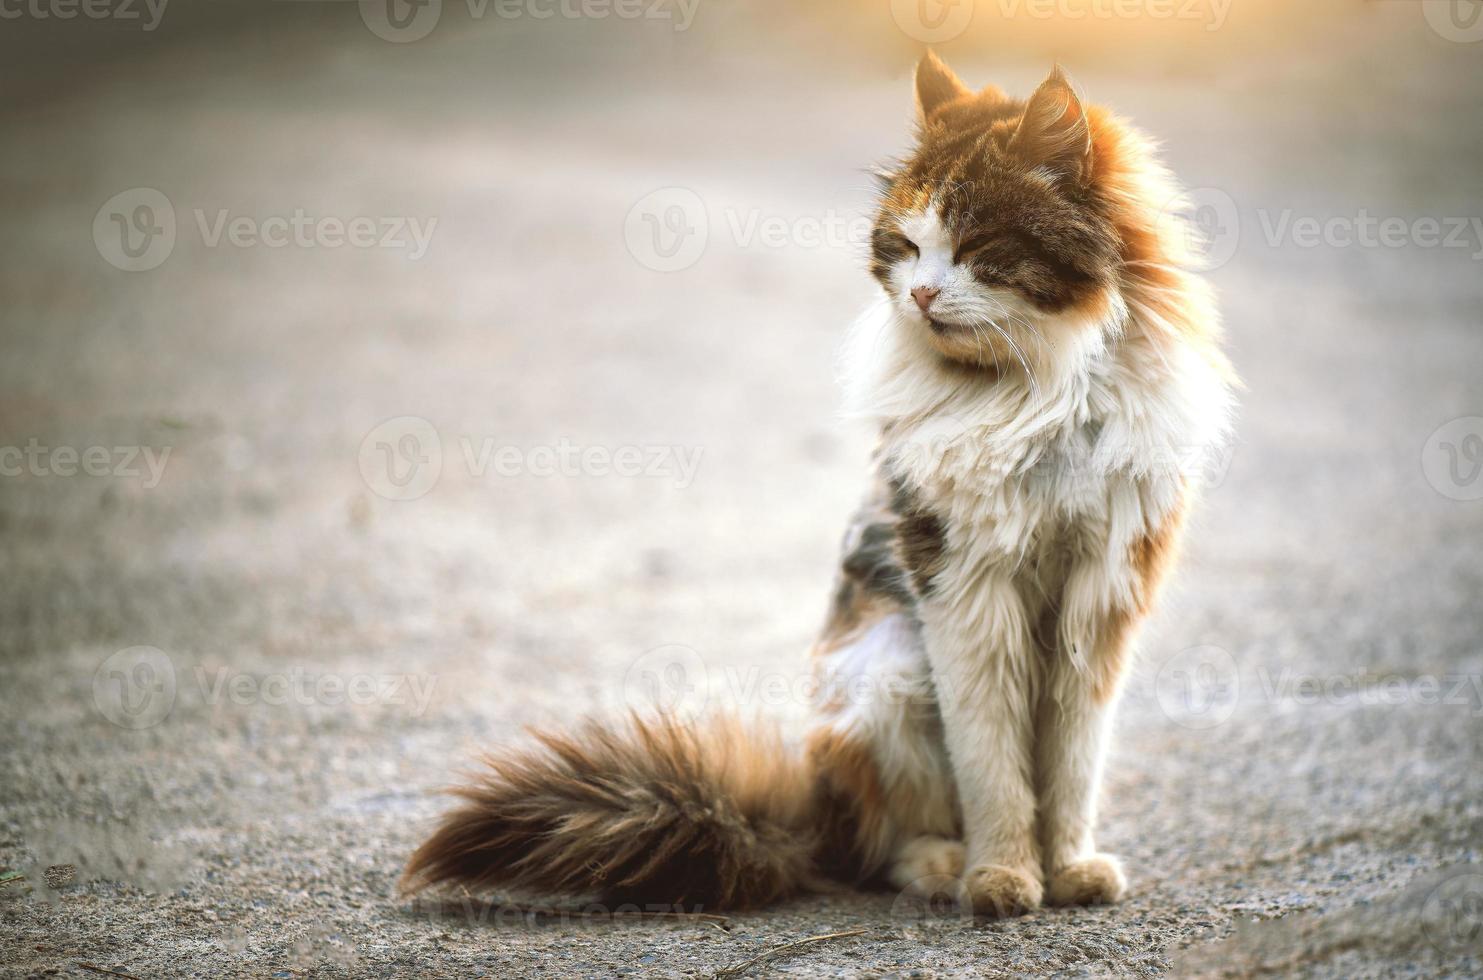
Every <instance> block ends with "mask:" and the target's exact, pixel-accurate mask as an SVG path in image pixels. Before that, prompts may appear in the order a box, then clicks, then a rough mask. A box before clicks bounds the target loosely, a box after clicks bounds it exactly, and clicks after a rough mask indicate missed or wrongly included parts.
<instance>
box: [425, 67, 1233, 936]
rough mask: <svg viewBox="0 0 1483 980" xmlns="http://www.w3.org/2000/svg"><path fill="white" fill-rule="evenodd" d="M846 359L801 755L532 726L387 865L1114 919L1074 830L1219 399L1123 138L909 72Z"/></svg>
mask: <svg viewBox="0 0 1483 980" xmlns="http://www.w3.org/2000/svg"><path fill="white" fill-rule="evenodd" d="M916 100H917V112H918V123H919V129H918V138H917V143H916V146H915V148H914V150H913V151H912V152H911V154H910V155H909V156H908V157H906V158H905V159H904V160H903V161H902V162H900V163H899V165H897V166H895V167H893V168H891V169H890V170H889V171H887V172H884V173H883V174H882V175H881V176H882V182H883V185H884V189H883V193H882V196H881V203H880V208H879V213H878V216H877V219H876V223H875V228H874V232H873V236H872V241H871V253H872V262H871V271H872V273H873V274H874V276H875V278H876V279H877V280H879V282H880V284H881V286H882V288H883V289H884V290H885V298H884V301H883V302H882V303H881V304H880V306H879V308H878V310H877V311H876V312H875V313H873V314H872V315H869V316H867V317H866V318H865V319H863V320H862V321H861V323H860V324H859V325H858V326H857V327H856V329H855V331H854V334H853V335H852V338H851V340H850V343H849V345H848V357H847V384H848V388H849V392H850V400H851V403H852V406H853V409H854V411H855V412H856V413H857V414H860V415H863V416H865V417H868V418H869V419H871V420H872V421H873V422H874V423H875V424H876V425H878V427H879V430H880V432H881V443H880V447H879V450H878V452H877V454H876V458H875V474H874V480H873V484H872V486H871V489H870V491H869V493H868V495H867V497H866V500H865V504H864V506H863V508H862V509H861V510H860V512H859V513H858V515H857V516H856V518H855V520H854V522H853V524H852V526H851V528H850V530H849V532H848V534H847V535H846V538H845V545H844V557H843V561H842V564H841V570H840V574H839V577H838V582H837V586H836V589H835V593H834V598H833V603H832V607H831V609H830V611H829V615H828V618H827V621H826V623H825V626H824V629H823V634H822V635H821V636H820V638H819V640H818V642H817V643H816V644H815V646H814V648H813V651H812V654H811V656H812V662H813V669H814V672H815V678H816V680H817V682H818V683H817V690H818V695H817V697H816V700H815V704H814V717H815V722H814V725H813V728H812V731H811V734H810V736H809V739H808V745H807V750H806V752H803V753H795V752H793V751H791V750H790V749H789V748H788V747H787V746H785V745H784V744H783V743H782V741H781V740H780V739H779V738H778V737H777V736H776V735H775V734H773V733H770V732H767V731H755V730H751V729H750V728H748V727H747V726H743V725H740V724H738V723H736V722H735V721H732V720H728V719H724V718H723V719H716V720H712V721H698V722H697V721H691V722H682V721H677V720H674V719H667V718H661V719H658V720H647V721H646V720H640V719H634V720H631V721H629V722H628V723H626V724H623V725H619V726H609V727H604V726H602V725H598V724H591V725H589V726H588V727H586V728H585V729H582V730H580V731H578V732H576V733H573V734H548V735H544V736H542V737H541V741H540V745H539V746H538V747H537V748H534V749H529V750H525V751H519V752H511V753H507V754H505V755H503V756H497V757H495V758H493V759H491V760H490V763H491V766H490V770H489V772H488V774H487V776H486V777H485V778H484V779H483V780H482V781H481V782H479V783H478V784H476V785H473V786H470V787H467V788H466V789H464V790H462V791H461V795H462V797H463V802H462V804H461V805H460V806H459V807H458V808H457V809H455V810H453V811H452V812H451V813H450V814H448V815H447V816H446V817H445V818H444V820H443V823H442V825H441V827H440V828H439V829H438V830H437V831H436V833H435V834H434V835H433V836H432V837H431V839H429V840H428V841H427V842H426V843H425V844H423V845H422V847H421V848H420V849H419V850H418V851H417V852H416V854H415V855H413V857H412V859H411V862H410V864H409V866H408V868H407V872H406V877H405V878H404V882H405V884H406V887H407V888H409V889H412V890H415V889H418V888H421V887H425V886H427V885H430V884H439V883H459V884H463V885H466V886H474V887H504V888H513V889H516V890H521V891H536V892H541V893H546V894H565V895H572V896H591V897H598V898H601V899H603V900H605V901H611V902H649V903H652V902H664V903H691V904H693V905H700V906H705V907H710V908H742V907H749V906H756V905H758V904H762V903H765V902H769V901H772V900H775V899H778V898H780V897H782V896H785V895H787V894H789V893H792V892H796V891H798V890H800V889H806V888H813V887H823V886H824V883H826V882H830V881H850V882H865V881H884V882H888V883H890V884H893V885H894V886H896V887H897V888H901V889H913V888H918V889H925V888H927V887H929V886H927V885H924V884H923V882H929V883H932V884H931V885H930V888H931V890H939V887H940V886H939V883H938V882H940V879H941V876H951V878H953V879H956V880H957V881H959V882H960V883H961V894H962V895H964V896H966V898H967V900H969V901H971V903H972V906H973V909H974V910H975V911H976V912H978V913H980V914H985V915H995V916H1004V915H1015V914H1020V913H1023V912H1026V911H1029V910H1031V909H1034V908H1036V907H1037V906H1039V905H1041V904H1042V903H1045V902H1049V903H1054V904H1077V903H1093V902H1115V901H1117V900H1118V899H1119V898H1120V897H1121V896H1122V895H1123V893H1124V891H1125V889H1126V881H1125V878H1124V874H1123V870H1122V868H1121V866H1120V864H1119V862H1118V861H1117V859H1116V858H1114V857H1112V856H1110V855H1107V854H1103V853H1101V852H1099V851H1098V850H1097V847H1096V845H1095V843H1094V840H1093V829H1094V825H1095V823H1096V809H1097V790H1098V783H1099V781H1100V777H1101V770H1102V764H1103V758H1104V755H1105V752H1106V747H1107V740H1108V729H1109V722H1110V720H1111V717H1112V712H1113V707H1114V704H1115V703H1116V701H1117V698H1118V692H1119V689H1120V686H1121V684H1122V681H1123V678H1124V677H1125V675H1126V673H1127V671H1128V667H1129V660H1130V655H1131V649H1132V646H1133V643H1134V637H1135V634H1136V633H1137V631H1138V627H1139V625H1140V623H1141V622H1142V620H1143V619H1144V618H1145V617H1146V616H1147V615H1148V614H1149V611H1150V608H1151V606H1152V604H1153V602H1154V599H1155V596H1156V594H1157V592H1158V590H1159V586H1160V584H1161V582H1162V581H1163V580H1164V579H1165V578H1166V577H1167V575H1168V574H1169V570H1170V567H1171V565H1172V564H1173V561H1174V557H1175V551H1176V546H1177V544H1178V541H1179V538H1180V533H1181V526H1182V524H1183V522H1184V518H1185V515H1186V513H1187V511H1188V509H1189V507H1190V502H1191V498H1192V496H1193V494H1194V492H1195V490H1196V486H1195V483H1196V480H1197V479H1198V474H1197V473H1194V472H1191V471H1190V467H1188V466H1187V465H1184V464H1186V463H1187V462H1188V461H1189V460H1190V459H1192V458H1196V457H1198V454H1199V453H1201V452H1203V451H1207V450H1209V449H1210V448H1212V447H1214V446H1216V445H1217V444H1218V443H1219V442H1220V441H1221V440H1222V438H1223V437H1224V434H1225V430H1226V427H1227V419H1228V416H1229V414H1230V405H1231V398H1230V390H1231V388H1232V386H1233V384H1234V378H1233V376H1232V374H1231V371H1230V368H1229V365H1228V363H1227V362H1226V360H1225V358H1224V356H1223V355H1222V354H1221V352H1220V350H1219V346H1218V329H1217V318H1216V314H1215V311H1214V307H1213V304H1212V301H1211V298H1210V294H1209V292H1208V290H1207V288H1206V287H1205V285H1204V284H1203V282H1202V281H1201V280H1199V279H1198V278H1196V277H1195V276H1193V275H1192V274H1191V273H1190V271H1189V270H1188V266H1189V262H1188V255H1187V254H1186V248H1187V242H1186V240H1185V238H1184V236H1183V235H1182V233H1181V230H1180V228H1179V227H1177V226H1175V225H1174V224H1172V223H1171V222H1170V221H1169V220H1168V215H1169V213H1170V207H1171V204H1172V203H1174V202H1176V201H1177V200H1178V196H1177V193H1176V191H1175V188H1174V186H1173V184H1172V181H1171V179H1170V178H1169V176H1168V174H1167V173H1166V172H1165V170H1164V169H1163V168H1162V166H1161V165H1160V164H1159V163H1158V162H1157V161H1156V160H1155V158H1154V156H1153V151H1152V148H1151V146H1150V144H1149V142H1148V141H1147V140H1146V139H1145V138H1144V137H1142V136H1141V135H1139V134H1138V133H1137V132H1136V131H1134V130H1133V129H1132V128H1131V127H1129V126H1128V125H1127V124H1126V123H1124V122H1123V121H1121V120H1119V119H1117V118H1116V117H1114V116H1113V115H1111V114H1110V113H1108V112H1106V111H1104V110H1102V109H1099V108H1096V107H1087V106H1084V105H1083V104H1082V102H1081V100H1080V99H1079V98H1078V97H1077V95H1076V93H1075V92H1074V91H1073V89H1072V86H1071V84H1070V82H1069V81H1068V79H1067V78H1066V76H1065V75H1064V74H1062V73H1061V71H1060V70H1059V69H1057V70H1056V71H1055V72H1053V73H1052V74H1051V76H1050V77H1049V78H1048V79H1046V81H1045V82H1044V83H1043V84H1042V85H1041V86H1040V87H1039V88H1038V89H1037V90H1036V91H1035V92H1034V94H1033V95H1032V96H1031V97H1030V98H1029V99H1028V100H1025V101H1021V100H1016V99H1011V98H1009V97H1007V96H1006V95H1005V94H1004V93H1003V92H1001V91H1000V90H998V89H996V88H993V87H989V88H986V89H983V90H982V91H978V92H975V91H972V90H970V89H969V88H968V87H967V86H965V85H964V84H963V83H962V82H961V81H960V80H959V79H958V77H957V76H956V75H955V74H954V73H953V72H952V71H951V70H950V69H949V68H948V67H947V66H946V65H944V64H943V63H942V62H941V61H939V60H938V59H937V58H936V57H935V56H934V55H931V54H928V55H927V56H926V57H925V58H924V59H923V60H922V61H921V63H920V64H919V65H918V66H917V72H916Z"/></svg>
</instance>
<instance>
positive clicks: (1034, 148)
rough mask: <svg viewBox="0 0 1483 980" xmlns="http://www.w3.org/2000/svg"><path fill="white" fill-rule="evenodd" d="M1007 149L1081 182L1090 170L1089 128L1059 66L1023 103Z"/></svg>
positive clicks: (1090, 147) (1034, 164) (1074, 94)
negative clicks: (1017, 127)
mask: <svg viewBox="0 0 1483 980" xmlns="http://www.w3.org/2000/svg"><path fill="white" fill-rule="evenodd" d="M1009 152H1010V153H1012V154H1014V155H1015V156H1017V157H1018V158H1019V159H1021V160H1023V161H1024V162H1025V163H1028V164H1030V165H1032V166H1037V167H1039V166H1044V167H1048V168H1050V169H1051V170H1052V171H1054V172H1055V173H1057V174H1059V175H1061V176H1063V177H1065V178H1067V179H1069V180H1071V181H1072V182H1073V183H1081V182H1083V181H1085V180H1086V179H1087V177H1089V176H1090V175H1091V172H1092V129H1091V126H1090V125H1089V124H1088V123H1087V115H1086V109H1084V108H1083V107H1082V104H1081V99H1079V98H1077V96H1076V91H1075V90H1074V89H1073V88H1072V87H1071V79H1069V78H1067V77H1066V73H1065V72H1063V71H1062V70H1061V67H1060V66H1059V65H1057V66H1056V69H1055V70H1054V71H1052V72H1051V73H1050V77H1049V78H1047V79H1046V80H1045V81H1043V82H1041V83H1040V87H1039V88H1037V89H1036V90H1035V94H1034V95H1032V96H1030V101H1029V102H1028V103H1026V105H1025V117H1024V119H1022V120H1021V121H1020V126H1019V129H1018V130H1016V131H1015V134H1014V136H1012V137H1011V138H1010V140H1009Z"/></svg>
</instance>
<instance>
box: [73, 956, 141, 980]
mask: <svg viewBox="0 0 1483 980" xmlns="http://www.w3.org/2000/svg"><path fill="white" fill-rule="evenodd" d="M77 965H78V966H80V967H82V968H83V969H84V970H92V971H93V972H94V973H106V974H108V975H109V976H110V977H123V978H124V980H139V978H138V977H136V976H134V974H132V973H120V972H118V971H117V970H109V969H107V968H105V967H101V966H94V965H93V964H91V963H84V962H82V961H81V960H78V962H77Z"/></svg>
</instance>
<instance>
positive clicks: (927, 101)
mask: <svg viewBox="0 0 1483 980" xmlns="http://www.w3.org/2000/svg"><path fill="white" fill-rule="evenodd" d="M916 88H917V121H918V122H921V123H922V124H924V125H925V124H926V123H929V122H931V121H932V117H933V116H934V115H936V113H937V110H939V109H941V108H942V107H943V106H945V105H947V104H948V103H949V102H952V101H954V100H956V99H960V98H962V97H963V96H965V95H972V94H973V90H972V89H970V88H969V87H968V86H967V85H964V84H963V80H962V79H961V78H959V77H958V76H957V75H956V74H955V73H954V72H953V70H952V69H951V68H949V67H948V66H947V63H946V62H944V61H943V60H942V59H941V58H939V57H937V55H936V54H935V53H934V52H932V51H930V50H929V51H928V52H927V53H926V54H924V55H922V60H921V61H919V62H917V80H916Z"/></svg>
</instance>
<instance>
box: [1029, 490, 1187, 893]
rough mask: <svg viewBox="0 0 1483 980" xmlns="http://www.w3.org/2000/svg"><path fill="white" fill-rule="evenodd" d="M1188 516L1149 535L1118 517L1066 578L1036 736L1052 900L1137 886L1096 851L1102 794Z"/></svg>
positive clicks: (1089, 540) (1085, 547)
mask: <svg viewBox="0 0 1483 980" xmlns="http://www.w3.org/2000/svg"><path fill="white" fill-rule="evenodd" d="M1135 492H1136V491H1135V490H1134V489H1133V488H1131V487H1129V488H1125V489H1124V496H1125V497H1127V498H1128V499H1130V500H1131V499H1132V496H1131V495H1132V494H1133V493H1135ZM1116 502H1117V498H1116V497H1114V506H1113V508H1112V509H1113V514H1114V515H1116V514H1117V509H1116ZM1151 509H1152V508H1151V507H1149V506H1148V500H1147V498H1146V497H1145V498H1144V499H1142V500H1140V501H1139V504H1138V507H1137V508H1136V510H1135V508H1134V507H1133V506H1131V504H1130V505H1128V506H1125V507H1124V508H1123V510H1124V511H1125V512H1129V513H1133V512H1137V513H1143V514H1147V513H1148V512H1149V511H1150V510H1151ZM1183 510H1184V504H1183V497H1182V494H1181V495H1180V497H1179V498H1178V499H1177V500H1176V502H1175V503H1174V504H1173V505H1172V506H1171V507H1169V508H1167V509H1166V510H1165V512H1164V514H1163V516H1162V517H1160V518H1159V520H1158V521H1157V523H1156V524H1155V525H1154V526H1153V527H1152V528H1151V529H1150V528H1149V527H1148V525H1146V524H1143V525H1134V526H1137V527H1139V528H1140V529H1139V530H1138V531H1136V532H1135V533H1132V534H1131V535H1129V534H1122V535H1119V534H1118V533H1117V531H1116V529H1117V528H1118V527H1126V526H1129V525H1130V524H1131V523H1132V522H1120V521H1118V520H1116V519H1111V520H1108V521H1106V522H1104V523H1103V524H1102V526H1101V527H1098V528H1095V529H1084V534H1083V537H1082V542H1081V546H1080V548H1079V549H1078V557H1077V559H1076V560H1075V561H1074V562H1073V563H1072V565H1071V567H1070V570H1069V573H1068V575H1067V578H1066V582H1065V586H1064V590H1063V592H1062V596H1061V602H1060V613H1059V621H1058V623H1057V625H1056V630H1055V639H1054V641H1053V642H1052V646H1053V649H1050V650H1048V651H1047V660H1048V666H1047V676H1046V684H1045V687H1044V690H1043V693H1042V697H1041V703H1040V706H1039V712H1038V718H1037V730H1036V769H1037V775H1038V784H1039V792H1040V838H1041V844H1042V850H1043V855H1044V861H1045V879H1046V900H1047V901H1048V902H1050V903H1052V904H1056V905H1087V904H1093V903H1099V902H1116V901H1118V900H1120V899H1121V898H1122V897H1123V895H1124V893H1125V892H1126V890H1127V879H1126V877H1125V876H1124V874H1123V869H1122V865H1121V862H1119V861H1118V860H1117V858H1115V857H1112V856H1111V855H1108V854H1102V853H1099V852H1098V851H1097V848H1096V843H1095V840H1094V837H1093V831H1094V830H1095V827H1096V822H1097V794H1098V790H1099V787H1100V785H1101V780H1102V766H1103V761H1104V759H1105V757H1106V753H1107V747H1108V740H1109V732H1110V728H1111V723H1112V716H1113V710H1114V707H1115V705H1116V701H1117V698H1118V694H1119V691H1120V688H1121V686H1122V681H1123V678H1124V676H1125V675H1126V673H1127V671H1128V668H1129V666H1130V663H1131V660H1132V657H1131V652H1132V646H1133V641H1134V638H1135V635H1136V633H1137V629H1138V626H1139V624H1140V623H1141V621H1142V620H1143V619H1144V618H1145V617H1146V616H1147V614H1148V612H1149V610H1150V607H1151V606H1152V603H1153V600H1154V598H1155V595H1156V593H1157V590H1158V586H1159V585H1160V583H1161V582H1162V580H1163V578H1164V576H1165V575H1166V573H1167V572H1168V570H1169V568H1170V567H1171V566H1172V564H1173V560H1174V554H1175V550H1176V545H1177V542H1178V538H1179V533H1180V526H1181V518H1182V514H1183ZM1130 537H1131V540H1129V538H1130Z"/></svg>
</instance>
